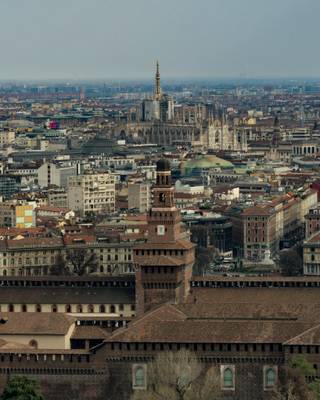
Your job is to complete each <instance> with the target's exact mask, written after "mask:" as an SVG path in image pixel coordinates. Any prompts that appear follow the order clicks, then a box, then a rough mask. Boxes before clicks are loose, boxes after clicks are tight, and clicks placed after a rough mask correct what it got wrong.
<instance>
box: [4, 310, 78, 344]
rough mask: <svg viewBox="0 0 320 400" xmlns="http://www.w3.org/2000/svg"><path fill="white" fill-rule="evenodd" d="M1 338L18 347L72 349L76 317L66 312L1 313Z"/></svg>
mask: <svg viewBox="0 0 320 400" xmlns="http://www.w3.org/2000/svg"><path fill="white" fill-rule="evenodd" d="M1 317H2V320H1V323H0V340H3V341H5V342H7V343H14V344H16V347H17V348H18V346H19V345H21V348H26V347H29V348H30V349H52V350H58V349H59V350H69V349H71V337H72V334H73V333H74V331H75V329H76V324H75V319H74V318H73V317H71V316H69V315H66V314H52V313H50V314H49V313H36V312H34V313H30V314H28V317H27V318H26V316H25V315H23V314H22V313H12V312H10V313H3V312H2V313H1Z"/></svg>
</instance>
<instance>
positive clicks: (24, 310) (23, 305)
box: [21, 304, 27, 312]
mask: <svg viewBox="0 0 320 400" xmlns="http://www.w3.org/2000/svg"><path fill="white" fill-rule="evenodd" d="M21 311H22V312H27V305H26V304H22V306H21Z"/></svg>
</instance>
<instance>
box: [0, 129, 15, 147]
mask: <svg viewBox="0 0 320 400" xmlns="http://www.w3.org/2000/svg"><path fill="white" fill-rule="evenodd" d="M15 138H16V134H15V132H14V131H10V130H3V131H0V146H1V147H2V146H7V145H9V144H11V143H13V142H14V140H15Z"/></svg>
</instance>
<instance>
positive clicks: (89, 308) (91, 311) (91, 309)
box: [88, 304, 94, 313]
mask: <svg viewBox="0 0 320 400" xmlns="http://www.w3.org/2000/svg"><path fill="white" fill-rule="evenodd" d="M88 312H89V313H93V312H94V306H93V304H89V305H88Z"/></svg>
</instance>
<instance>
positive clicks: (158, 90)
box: [154, 61, 161, 100]
mask: <svg viewBox="0 0 320 400" xmlns="http://www.w3.org/2000/svg"><path fill="white" fill-rule="evenodd" d="M154 98H155V100H160V99H161V87H160V70H159V61H157V70H156V77H155V88H154Z"/></svg>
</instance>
